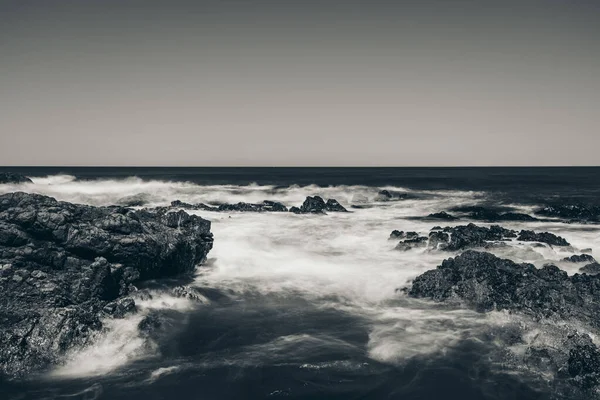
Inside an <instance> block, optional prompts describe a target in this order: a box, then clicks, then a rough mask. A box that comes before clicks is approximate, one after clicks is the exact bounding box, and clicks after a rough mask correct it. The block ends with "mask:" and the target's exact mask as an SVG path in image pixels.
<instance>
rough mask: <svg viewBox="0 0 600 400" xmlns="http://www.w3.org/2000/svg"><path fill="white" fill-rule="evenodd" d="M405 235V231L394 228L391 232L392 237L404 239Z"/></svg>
mask: <svg viewBox="0 0 600 400" xmlns="http://www.w3.org/2000/svg"><path fill="white" fill-rule="evenodd" d="M405 237H406V233H404V231H399V230H396V229H394V230H393V231H392V233H390V239H404V238H405Z"/></svg>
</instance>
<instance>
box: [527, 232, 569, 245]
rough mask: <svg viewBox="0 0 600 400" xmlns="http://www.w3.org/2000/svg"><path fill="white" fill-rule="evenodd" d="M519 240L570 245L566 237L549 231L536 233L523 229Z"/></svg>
mask: <svg viewBox="0 0 600 400" xmlns="http://www.w3.org/2000/svg"><path fill="white" fill-rule="evenodd" d="M517 240H520V241H522V242H539V243H547V244H549V245H551V246H570V244H569V242H567V241H566V240H565V239H564V238H562V237H560V236H556V235H555V234H553V233H549V232H540V233H535V232H534V231H526V230H522V231H521V233H519V237H517Z"/></svg>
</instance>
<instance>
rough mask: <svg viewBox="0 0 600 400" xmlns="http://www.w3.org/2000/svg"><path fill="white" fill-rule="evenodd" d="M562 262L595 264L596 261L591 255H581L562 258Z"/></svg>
mask: <svg viewBox="0 0 600 400" xmlns="http://www.w3.org/2000/svg"><path fill="white" fill-rule="evenodd" d="M563 261H567V262H572V263H583V262H588V263H593V262H596V259H595V258H594V257H592V255H591V254H581V255H575V254H574V255H572V256H571V257H565V258H563Z"/></svg>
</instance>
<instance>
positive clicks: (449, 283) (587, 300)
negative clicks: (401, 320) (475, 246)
mask: <svg viewBox="0 0 600 400" xmlns="http://www.w3.org/2000/svg"><path fill="white" fill-rule="evenodd" d="M599 291H600V276H598V277H596V276H590V275H579V274H575V275H573V276H568V275H567V273H566V272H565V271H562V270H560V269H559V268H558V267H556V266H554V265H546V266H544V267H543V268H541V269H538V268H536V267H535V266H534V265H532V264H517V263H515V262H513V261H511V260H507V259H501V258H498V257H496V256H495V255H493V254H490V253H485V252H477V251H472V250H469V251H466V252H464V253H462V254H461V255H459V256H457V257H455V258H449V259H447V260H444V261H443V262H442V264H441V265H440V266H438V267H437V269H434V270H430V271H427V272H425V273H424V274H422V275H420V276H418V277H417V278H416V279H415V280H414V282H413V285H412V288H411V289H410V291H409V294H410V295H411V296H412V297H419V298H430V299H434V300H436V301H446V300H460V301H461V302H462V303H465V304H466V305H467V306H469V307H470V308H473V309H476V310H478V311H491V310H509V311H514V312H519V313H522V314H528V315H531V316H533V317H534V318H536V319H541V318H551V317H555V318H559V319H569V318H572V317H573V316H577V318H578V319H580V320H581V321H582V322H585V323H586V324H588V325H590V326H594V327H596V328H600V318H598V317H597V316H598V315H600V297H598V295H597V293H599Z"/></svg>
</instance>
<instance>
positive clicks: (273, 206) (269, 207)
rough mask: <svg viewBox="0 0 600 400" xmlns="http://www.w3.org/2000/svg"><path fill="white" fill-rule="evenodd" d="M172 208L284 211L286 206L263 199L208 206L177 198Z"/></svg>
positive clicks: (221, 210) (220, 210)
mask: <svg viewBox="0 0 600 400" xmlns="http://www.w3.org/2000/svg"><path fill="white" fill-rule="evenodd" d="M171 207H173V208H183V209H184V210H203V211H215V212H225V211H240V212H284V211H287V207H286V206H284V205H283V204H281V203H278V202H276V201H270V200H264V201H263V202H262V203H259V204H254V203H244V202H240V203H236V204H220V205H219V206H216V207H214V206H209V205H206V204H204V203H198V204H189V203H184V202H182V201H179V200H175V201H172V202H171Z"/></svg>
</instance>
